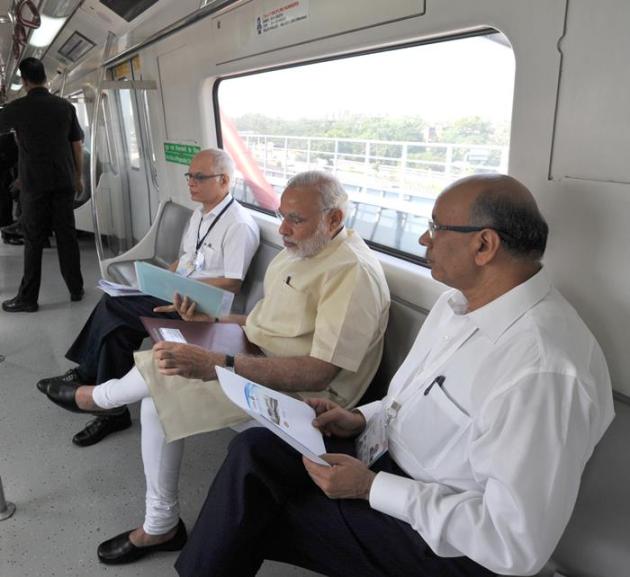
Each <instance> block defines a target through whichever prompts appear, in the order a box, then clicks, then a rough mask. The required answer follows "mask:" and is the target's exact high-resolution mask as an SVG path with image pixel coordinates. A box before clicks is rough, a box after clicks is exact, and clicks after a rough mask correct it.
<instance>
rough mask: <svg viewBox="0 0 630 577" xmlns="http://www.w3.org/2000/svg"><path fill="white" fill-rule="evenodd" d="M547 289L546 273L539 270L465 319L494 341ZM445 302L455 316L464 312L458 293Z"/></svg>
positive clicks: (539, 298) (538, 300) (538, 299)
mask: <svg viewBox="0 0 630 577" xmlns="http://www.w3.org/2000/svg"><path fill="white" fill-rule="evenodd" d="M551 288H552V287H551V283H550V282H549V278H548V277H547V273H546V272H545V271H544V270H543V269H541V270H539V271H538V272H537V273H536V274H535V275H534V276H532V277H531V278H530V279H528V280H526V281H525V282H524V283H521V284H520V285H518V286H516V287H514V288H513V289H512V290H510V291H508V292H506V293H505V294H503V295H501V296H500V297H499V298H496V299H494V300H493V301H492V302H489V303H488V304H487V305H485V306H483V307H481V308H479V309H477V310H475V311H473V312H471V313H468V314H466V316H467V317H468V319H469V320H470V321H471V322H472V323H473V324H474V325H475V326H476V327H477V328H478V329H479V331H480V332H482V333H484V334H485V335H486V336H487V337H488V338H489V339H490V340H491V341H492V342H496V341H497V340H498V339H499V337H500V336H501V335H502V334H503V333H504V332H505V331H506V330H507V329H508V328H509V327H510V326H512V325H513V324H514V323H515V322H516V321H517V320H518V319H519V318H521V317H522V316H523V315H524V314H525V313H526V312H527V311H529V310H530V309H531V308H532V307H533V306H534V305H535V304H536V303H538V302H540V301H541V300H542V299H543V298H545V296H546V295H547V294H548V293H549V291H550V290H551ZM448 303H449V305H450V307H451V309H452V310H453V312H454V313H455V314H458V315H461V314H464V313H465V308H464V307H465V306H466V304H467V303H466V299H465V297H464V295H463V294H462V293H460V292H459V291H457V292H456V293H454V294H453V296H451V298H450V299H449V301H448Z"/></svg>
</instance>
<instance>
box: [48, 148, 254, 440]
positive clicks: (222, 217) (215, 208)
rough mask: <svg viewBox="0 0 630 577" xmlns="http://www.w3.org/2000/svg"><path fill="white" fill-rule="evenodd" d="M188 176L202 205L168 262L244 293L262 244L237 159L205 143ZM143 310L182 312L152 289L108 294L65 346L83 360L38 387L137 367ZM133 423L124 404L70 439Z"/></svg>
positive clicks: (98, 436)
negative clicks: (237, 181) (234, 189)
mask: <svg viewBox="0 0 630 577" xmlns="http://www.w3.org/2000/svg"><path fill="white" fill-rule="evenodd" d="M186 180H187V182H188V188H189V191H190V198H191V200H193V201H194V202H197V203H199V205H200V206H198V207H197V208H196V209H195V211H194V212H193V214H192V216H191V218H190V222H189V224H188V228H187V229H186V232H185V233H184V236H183V239H182V244H181V256H180V257H179V259H178V260H177V261H175V262H173V263H171V265H170V266H169V268H170V270H171V271H173V272H177V273H178V274H181V275H183V276H188V277H191V278H194V279H197V280H199V281H201V282H205V283H208V284H210V285H213V286H217V287H219V288H222V289H224V290H228V291H231V292H234V293H238V292H239V290H240V288H241V283H242V281H243V279H244V278H245V274H246V273H247V269H248V268H249V264H250V262H251V260H252V258H253V256H254V254H255V253H256V250H257V249H258V244H259V231H258V225H257V224H256V222H255V221H254V219H253V218H252V217H251V216H250V214H249V213H248V212H247V210H245V209H244V208H243V207H242V206H241V205H240V204H239V203H238V202H236V201H235V200H234V198H232V195H231V194H230V187H231V185H232V183H233V181H234V163H233V161H232V159H231V158H230V157H229V155H228V154H227V153H226V152H224V151H223V150H220V149H208V150H203V151H201V152H199V153H198V154H197V155H196V156H195V157H194V158H193V159H192V161H191V163H190V167H189V170H188V172H187V173H186ZM141 316H151V317H164V316H166V317H167V318H176V319H177V318H180V317H179V315H178V314H177V312H176V311H175V308H174V306H173V305H170V304H169V303H167V302H166V301H163V300H161V299H157V298H154V297H151V296H131V297H110V296H108V295H103V297H102V298H101V300H100V301H99V303H98V304H97V305H96V307H95V308H94V310H93V311H92V314H91V315H90V318H89V319H88V320H87V322H86V323H85V325H84V327H83V329H82V330H81V332H80V333H79V336H78V337H77V339H76V340H75V342H74V343H73V344H72V346H71V347H70V349H69V350H68V352H67V353H66V357H67V358H68V359H69V360H71V361H74V362H75V363H77V365H78V366H77V367H75V368H73V369H70V370H69V371H68V372H67V373H65V374H64V375H61V376H58V377H51V378H47V379H42V380H41V381H39V382H38V383H37V388H38V389H39V390H40V391H41V392H43V393H46V392H47V391H48V389H49V387H50V385H51V384H55V383H70V384H71V383H83V384H100V383H103V382H106V381H108V380H110V379H113V378H118V377H122V376H123V375H125V374H126V373H127V372H128V371H129V370H130V369H131V367H133V364H134V360H133V353H134V351H135V350H137V349H138V348H139V347H140V344H141V343H142V340H143V339H144V338H145V337H146V336H147V332H146V330H145V328H144V326H143V325H142V323H141V321H140V317H141ZM130 425H131V419H130V416H129V410H128V409H127V407H125V406H123V407H121V408H117V409H114V410H112V411H110V412H107V413H103V414H102V415H101V416H98V417H97V418H96V419H94V420H92V421H90V422H89V423H88V424H87V426H86V427H85V428H84V429H83V430H82V431H80V432H79V433H77V434H76V435H75V436H74V437H73V439H72V441H73V443H74V444H76V445H78V446H82V447H84V446H88V445H93V444H94V443H98V442H99V441H101V440H102V439H103V438H105V437H106V436H107V435H109V434H110V433H113V432H115V431H120V430H122V429H126V428H127V427H129V426H130Z"/></svg>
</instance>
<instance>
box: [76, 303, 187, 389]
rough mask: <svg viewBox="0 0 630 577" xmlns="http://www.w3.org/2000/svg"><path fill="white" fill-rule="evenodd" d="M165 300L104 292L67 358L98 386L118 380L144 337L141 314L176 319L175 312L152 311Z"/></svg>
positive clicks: (87, 378) (145, 333)
mask: <svg viewBox="0 0 630 577" xmlns="http://www.w3.org/2000/svg"><path fill="white" fill-rule="evenodd" d="M167 304H169V303H167V302H166V301H163V300H161V299H157V298H154V297H150V296H144V295H141V296H130V297H110V296H109V295H107V294H104V295H103V297H102V298H101V300H100V301H99V302H98V304H97V305H96V306H95V307H94V310H93V311H92V314H91V315H90V318H88V320H87V322H86V323H85V325H84V326H83V329H81V332H80V333H79V336H78V337H77V338H76V340H75V341H74V343H73V344H72V346H71V347H70V349H69V350H68V352H67V353H66V358H67V359H69V360H71V361H74V362H75V363H77V364H78V365H79V367H78V370H79V373H80V375H81V377H82V378H83V380H85V381H86V382H93V383H95V384H97V385H100V384H101V383H104V382H105V381H108V380H109V379H119V378H120V377H122V376H124V375H125V374H127V372H128V371H129V370H130V369H131V368H132V367H133V352H134V351H136V350H138V348H140V345H141V344H142V341H143V340H144V338H145V337H146V336H147V332H146V330H145V328H144V325H143V324H142V322H141V321H140V317H141V316H144V317H159V318H171V319H179V318H180V317H179V315H178V314H177V313H167V314H164V313H154V312H153V308H154V307H156V306H161V305H167Z"/></svg>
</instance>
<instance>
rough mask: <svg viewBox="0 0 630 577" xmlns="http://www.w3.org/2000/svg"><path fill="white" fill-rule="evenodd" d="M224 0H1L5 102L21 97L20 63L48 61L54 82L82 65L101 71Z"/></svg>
mask: <svg viewBox="0 0 630 577" xmlns="http://www.w3.org/2000/svg"><path fill="white" fill-rule="evenodd" d="M214 3H216V4H224V3H226V2H225V0H214V1H212V0H177V1H176V2H174V1H173V0H138V1H135V2H129V1H127V0H0V90H2V93H1V94H0V99H1V100H2V101H6V100H11V99H12V98H15V97H16V96H18V95H19V94H20V91H19V86H20V78H19V76H18V75H17V64H18V62H19V61H20V60H21V59H22V58H25V57H27V56H35V57H37V58H40V59H42V60H43V62H44V64H45V65H46V71H47V74H48V78H49V80H51V81H52V80H54V79H55V77H56V76H58V75H60V74H64V73H70V72H71V71H72V69H74V68H75V67H77V66H78V65H79V64H81V65H82V68H83V69H88V70H89V69H90V68H96V67H98V66H99V65H100V63H101V62H102V61H103V56H104V54H103V50H104V47H105V45H106V42H107V38H108V36H109V34H110V33H112V34H113V40H112V42H111V44H110V51H109V53H108V55H107V59H109V58H111V57H115V56H116V55H118V54H121V53H123V52H125V51H126V50H128V49H130V48H132V47H134V46H136V45H138V44H140V43H141V42H143V41H144V40H146V39H147V38H149V37H151V36H153V35H155V34H156V33H158V32H159V31H161V30H163V29H165V28H167V27H168V26H170V25H171V24H173V23H174V22H177V21H179V20H182V19H183V18H186V17H187V16H189V15H191V14H194V13H196V12H197V11H198V10H200V8H201V7H205V6H207V5H209V4H214Z"/></svg>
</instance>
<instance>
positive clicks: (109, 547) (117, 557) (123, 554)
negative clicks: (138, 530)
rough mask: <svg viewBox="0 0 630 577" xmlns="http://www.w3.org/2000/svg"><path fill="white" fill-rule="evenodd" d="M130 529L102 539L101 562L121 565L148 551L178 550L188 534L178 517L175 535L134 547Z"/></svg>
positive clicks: (99, 549)
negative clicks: (151, 543)
mask: <svg viewBox="0 0 630 577" xmlns="http://www.w3.org/2000/svg"><path fill="white" fill-rule="evenodd" d="M131 533H132V531H126V532H125V533H121V534H120V535H117V536H116V537H113V538H112V539H109V540H108V541H104V542H103V543H101V544H100V545H99V546H98V551H97V553H98V558H99V560H100V561H101V563H105V564H107V565H123V564H125V563H133V562H134V561H137V560H138V559H142V557H145V556H146V555H149V554H150V553H155V552H156V551H179V550H180V549H182V548H183V547H184V545H185V544H186V540H187V539H188V536H187V534H186V526H185V525H184V522H183V521H182V520H181V519H180V520H179V522H178V523H177V532H176V533H175V535H174V536H173V537H172V538H171V539H169V540H168V541H166V542H165V543H160V544H158V545H149V546H147V547H136V546H135V545H134V544H133V543H132V542H131V541H130V540H129V535H130V534H131Z"/></svg>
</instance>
